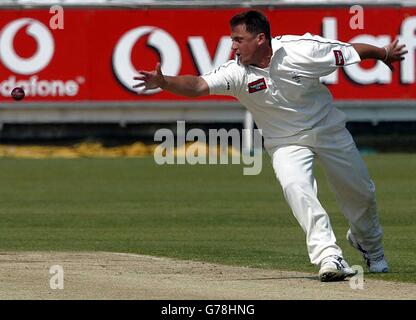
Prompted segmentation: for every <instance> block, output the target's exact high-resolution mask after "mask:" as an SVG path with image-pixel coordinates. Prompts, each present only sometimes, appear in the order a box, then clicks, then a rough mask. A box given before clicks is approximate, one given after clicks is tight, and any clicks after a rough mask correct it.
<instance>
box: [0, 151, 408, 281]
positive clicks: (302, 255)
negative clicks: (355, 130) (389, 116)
mask: <svg viewBox="0 0 416 320" xmlns="http://www.w3.org/2000/svg"><path fill="white" fill-rule="evenodd" d="M364 159H365V161H366V163H367V164H368V166H369V170H370V173H371V175H372V177H373V180H374V181H375V183H376V186H377V197H378V203H379V208H380V215H381V221H382V224H383V228H384V231H385V237H384V244H385V249H386V255H387V257H388V259H389V262H390V267H391V271H392V272H391V273H389V274H383V275H367V276H368V277H371V278H373V279H385V280H397V281H406V282H416V250H415V248H416V216H415V212H416V197H415V194H416V183H415V181H416V155H404V154H384V155H370V156H366V157H365V158H364ZM0 168H1V170H0V199H1V205H0V250H1V251H15V250H25V251H32V250H33V251H35V250H48V251H49V250H59V251H73V250H75V251H78V250H82V251H95V250H97V251H115V252H133V253H141V254H149V255H158V256H169V257H176V258H183V259H195V260H205V261H210V262H218V263H224V264H232V265H242V266H255V267H264V268H277V269H286V270H297V271H311V272H317V271H318V268H317V267H315V266H313V265H311V264H310V263H309V259H308V256H307V253H306V245H305V239H304V234H303V232H302V230H301V228H300V226H299V225H298V223H297V221H296V220H295V218H294V217H293V216H292V214H291V212H290V210H289V208H288V206H287V204H286V203H285V201H284V199H283V196H282V191H281V188H280V185H279V184H278V182H277V181H276V180H275V178H274V175H273V171H272V168H271V164H270V161H269V158H268V157H265V158H264V161H263V170H262V173H261V174H260V175H257V176H243V174H242V172H243V171H242V166H239V165H196V166H190V165H165V166H158V165H156V164H155V163H154V161H153V158H142V159H125V158H124V159H120V158H119V159H71V160H63V159H50V160H23V159H20V160H16V159H2V160H0ZM317 178H318V185H319V191H320V194H319V195H320V199H321V201H322V203H323V204H324V207H325V208H327V211H328V212H329V214H330V217H331V221H332V224H333V227H334V231H335V234H336V236H337V238H338V243H339V245H340V246H341V247H342V248H343V250H344V255H345V257H346V259H347V261H348V262H349V263H350V265H354V264H363V263H362V260H361V256H360V255H359V253H358V252H356V251H355V250H354V249H353V248H351V247H350V246H349V245H348V244H347V241H346V240H345V233H346V231H347V222H346V220H345V218H344V217H343V216H342V215H341V214H340V213H339V210H338V208H337V206H336V203H335V200H334V196H333V194H332V193H331V192H330V191H329V188H328V186H327V184H326V182H325V181H324V178H323V174H322V170H320V167H319V166H318V167H317Z"/></svg>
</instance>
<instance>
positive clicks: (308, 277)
mask: <svg viewBox="0 0 416 320" xmlns="http://www.w3.org/2000/svg"><path fill="white" fill-rule="evenodd" d="M56 265H58V266H60V267H62V269H63V280H64V281H63V286H64V288H63V289H59V288H57V289H51V282H52V285H53V286H59V285H60V283H59V276H60V275H59V274H58V273H56V272H60V271H59V270H60V267H55V268H52V269H51V267H52V266H56ZM50 271H52V272H54V273H53V274H50ZM415 298H416V285H415V284H408V283H396V282H387V281H376V280H366V281H365V282H364V289H362V290H353V289H351V288H350V283H349V281H343V282H336V283H321V282H319V281H318V278H317V275H315V274H309V273H300V272H288V271H279V270H264V269H256V268H245V267H232V266H223V265H218V264H211V263H203V262H195V261H182V260H175V259H169V258H157V257H151V256H144V255H135V254H124V253H107V252H93V253H91V252H6V253H0V299H147V300H153V299H157V300H164V299H203V300H205V299H249V300H257V299H262V300H263V299H273V300H280V299H415Z"/></svg>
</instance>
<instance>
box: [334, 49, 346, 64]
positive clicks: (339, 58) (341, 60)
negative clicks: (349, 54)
mask: <svg viewBox="0 0 416 320" xmlns="http://www.w3.org/2000/svg"><path fill="white" fill-rule="evenodd" d="M334 55H335V65H336V66H343V65H344V63H345V62H344V56H343V55H342V52H341V50H334Z"/></svg>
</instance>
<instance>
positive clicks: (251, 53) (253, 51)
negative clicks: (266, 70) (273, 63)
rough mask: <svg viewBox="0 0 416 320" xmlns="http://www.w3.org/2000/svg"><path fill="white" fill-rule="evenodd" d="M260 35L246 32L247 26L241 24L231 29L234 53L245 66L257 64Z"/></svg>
mask: <svg viewBox="0 0 416 320" xmlns="http://www.w3.org/2000/svg"><path fill="white" fill-rule="evenodd" d="M258 36H259V35H254V34H252V33H250V32H248V31H247V30H246V25H245V24H239V25H237V26H235V27H234V28H232V29H231V40H232V43H233V44H232V47H231V49H232V51H233V53H234V54H236V55H237V56H239V58H240V62H241V63H242V64H244V65H249V64H256V62H257V60H256V59H258V57H257V55H258V52H257V49H258V47H259V45H260V43H259V37H258Z"/></svg>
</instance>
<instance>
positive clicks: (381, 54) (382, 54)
mask: <svg viewBox="0 0 416 320" xmlns="http://www.w3.org/2000/svg"><path fill="white" fill-rule="evenodd" d="M352 46H353V47H354V49H355V50H356V51H357V53H358V54H359V56H360V58H361V60H364V59H377V60H381V61H383V62H384V63H385V64H386V65H387V66H388V67H389V68H390V70H392V71H393V70H394V67H393V65H392V63H393V62H396V61H402V60H404V55H405V54H406V53H407V50H404V48H405V45H404V44H402V45H399V40H398V39H396V40H394V41H393V42H392V43H390V44H389V45H387V46H385V47H382V48H380V47H376V46H373V45H370V44H365V43H352Z"/></svg>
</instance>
